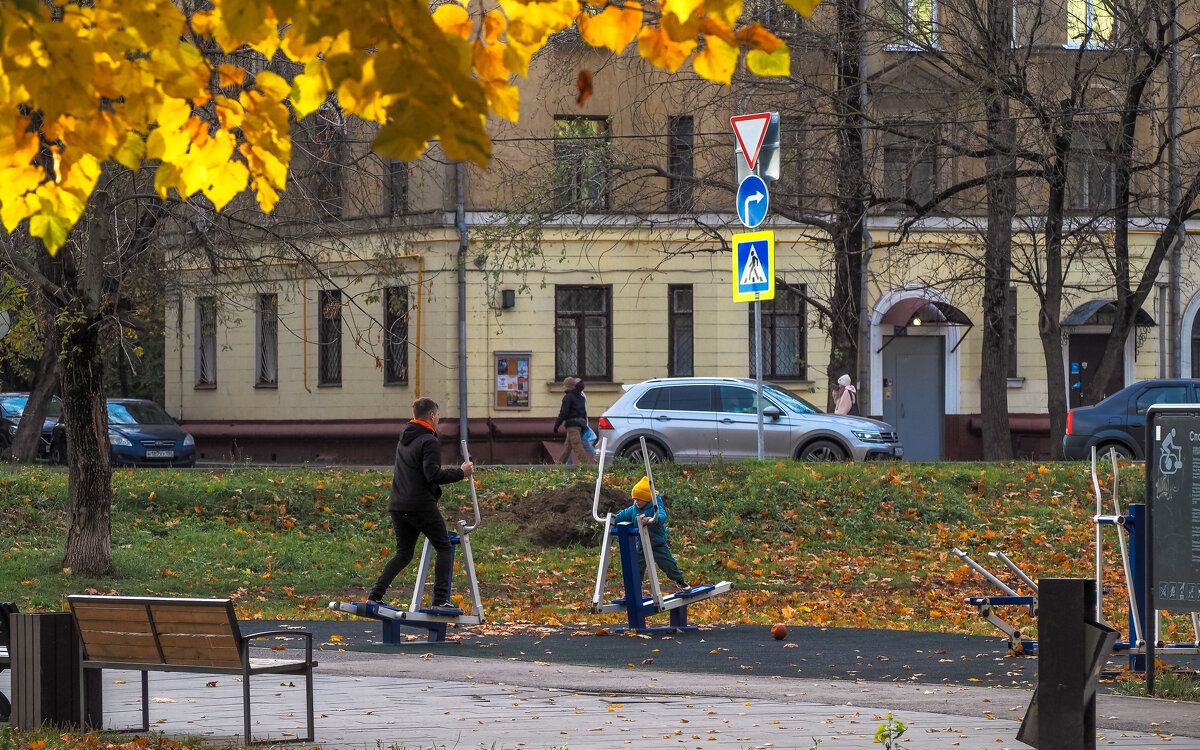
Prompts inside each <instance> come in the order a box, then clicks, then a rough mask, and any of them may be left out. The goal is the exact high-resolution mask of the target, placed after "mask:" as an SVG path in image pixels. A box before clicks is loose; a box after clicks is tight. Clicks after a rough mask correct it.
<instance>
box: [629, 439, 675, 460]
mask: <svg viewBox="0 0 1200 750" xmlns="http://www.w3.org/2000/svg"><path fill="white" fill-rule="evenodd" d="M646 453H647V454H648V455H649V458H650V461H651V462H653V463H662V462H663V461H670V460H671V456H670V454H668V453H667V450H666V448H663V447H662V446H661V445H659V444H658V443H656V442H654V441H653V440H647V441H646ZM617 456H619V457H620V458H628V459H629V460H630V461H634V462H636V463H639V464H640V463H643V461H644V460H643V458H642V446H641V444H640V443H630V444H629V445H627V446H625V447H624V448H622V449H621V452H620V453H618V454H617Z"/></svg>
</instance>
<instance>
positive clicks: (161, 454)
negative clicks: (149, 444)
mask: <svg viewBox="0 0 1200 750" xmlns="http://www.w3.org/2000/svg"><path fill="white" fill-rule="evenodd" d="M146 458H175V451H146Z"/></svg>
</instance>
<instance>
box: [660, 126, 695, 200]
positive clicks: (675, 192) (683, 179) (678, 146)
mask: <svg viewBox="0 0 1200 750" xmlns="http://www.w3.org/2000/svg"><path fill="white" fill-rule="evenodd" d="M695 137H696V136H695V128H694V125H693V121H692V116H691V115H675V116H673V117H669V118H667V172H668V173H669V174H670V177H668V178H667V210H669V211H674V212H676V213H688V212H690V211H691V210H692V206H693V205H694V201H693V195H694V192H695V182H694V181H693V179H692V178H693V177H694V172H693V169H694V167H695V163H694V154H693V148H694V146H695Z"/></svg>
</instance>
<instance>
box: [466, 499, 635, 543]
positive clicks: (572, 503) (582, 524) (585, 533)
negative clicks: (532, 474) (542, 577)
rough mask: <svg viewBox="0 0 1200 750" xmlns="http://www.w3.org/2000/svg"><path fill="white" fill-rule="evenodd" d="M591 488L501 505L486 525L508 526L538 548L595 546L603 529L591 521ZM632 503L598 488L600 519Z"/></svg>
mask: <svg viewBox="0 0 1200 750" xmlns="http://www.w3.org/2000/svg"><path fill="white" fill-rule="evenodd" d="M595 492H596V488H595V485H593V484H587V485H584V484H577V485H575V486H574V487H566V488H564V489H558V490H547V491H545V492H531V493H529V495H527V496H525V497H518V498H513V499H511V500H508V501H506V502H505V505H504V508H503V509H502V510H489V511H487V519H486V521H487V522H488V523H493V522H496V523H500V522H505V521H507V522H509V523H511V524H513V525H514V526H516V527H517V534H518V535H519V536H521V537H524V538H526V539H528V540H530V541H531V542H533V543H534V544H537V545H539V546H541V547H569V546H571V545H572V544H599V543H600V534H601V532H602V531H604V526H603V525H602V524H600V523H598V522H597V521H596V519H594V518H592V499H593V498H594V497H595ZM632 502H633V501H632V500H630V499H629V495H628V493H627V492H625V491H622V490H618V489H615V488H612V487H601V488H600V516H601V517H603V516H604V514H606V513H616V512H617V511H619V510H622V509H624V508H625V507H627V506H629V504H630V503H632Z"/></svg>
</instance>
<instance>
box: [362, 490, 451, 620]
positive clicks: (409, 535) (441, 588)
mask: <svg viewBox="0 0 1200 750" xmlns="http://www.w3.org/2000/svg"><path fill="white" fill-rule="evenodd" d="M391 516H392V529H393V530H394V531H395V532H396V554H395V555H394V556H393V557H392V559H391V560H388V561H387V564H386V565H384V566H383V572H382V573H380V574H379V580H377V581H375V585H374V586H373V587H371V598H372V599H383V593H384V592H385V591H387V587H388V586H389V585H391V583H392V580H393V579H394V578H395V577H396V576H398V575H400V571H402V570H404V568H405V567H407V566H408V564H409V563H410V562H412V559H413V553H414V552H415V551H416V549H417V537H418V536H419V535H421V534H424V535H425V538H426V539H428V540H429V543H430V544H431V545H433V549H434V552H435V553H436V556H435V562H434V566H433V601H434V603H435V604H437V603H440V602H444V601H447V600H449V599H450V575H451V573H452V572H453V570H454V547H452V546H451V544H450V535H449V534H448V533H447V531H446V520H445V519H444V518H442V513H441V511H439V510H438V509H437V508H434V509H432V510H418V511H410V510H394V511H391Z"/></svg>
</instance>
